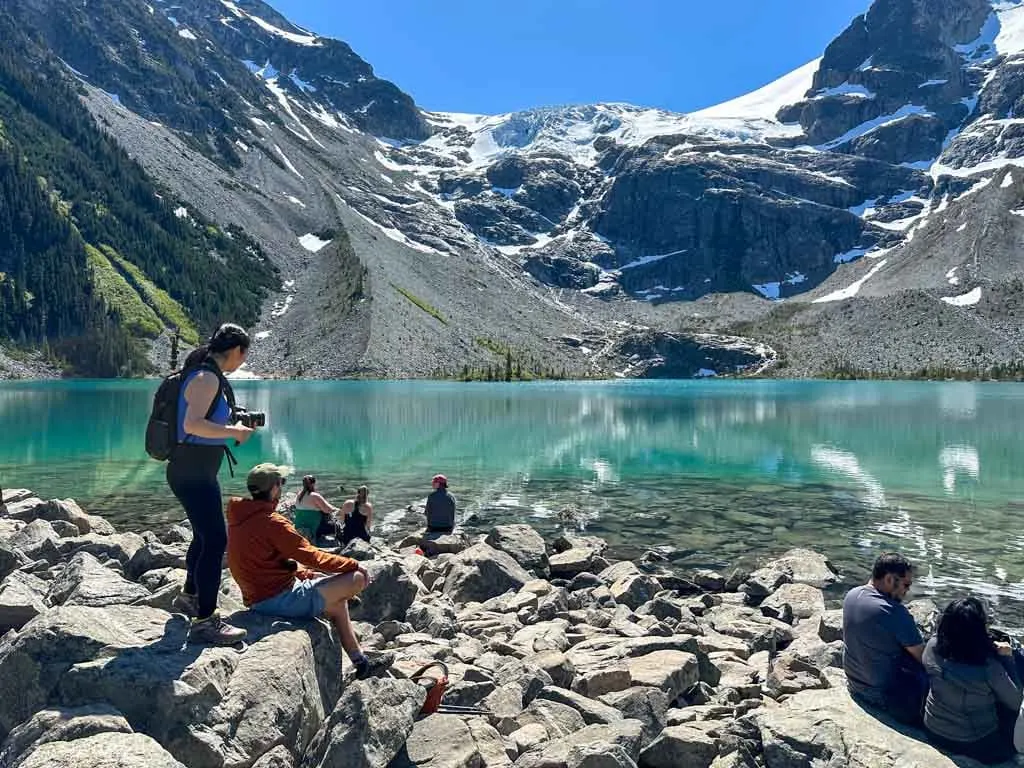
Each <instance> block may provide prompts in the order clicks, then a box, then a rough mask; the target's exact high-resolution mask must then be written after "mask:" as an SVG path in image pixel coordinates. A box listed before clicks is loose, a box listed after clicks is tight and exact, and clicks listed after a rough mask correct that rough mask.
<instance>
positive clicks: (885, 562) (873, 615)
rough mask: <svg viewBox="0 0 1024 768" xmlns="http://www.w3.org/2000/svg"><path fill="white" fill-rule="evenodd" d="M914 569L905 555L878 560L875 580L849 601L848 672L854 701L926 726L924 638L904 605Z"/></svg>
mask: <svg viewBox="0 0 1024 768" xmlns="http://www.w3.org/2000/svg"><path fill="white" fill-rule="evenodd" d="M913 583H914V568H913V565H911V563H910V561H909V560H907V559H906V558H905V557H903V556H902V555H898V554H893V553H890V554H885V555H882V556H881V557H879V558H878V560H876V561H875V566H874V568H873V569H872V572H871V581H869V582H868V583H867V584H865V585H864V586H862V587H855V588H853V589H851V590H850V592H849V593H848V594H847V595H846V599H845V600H844V601H843V641H844V643H845V644H846V649H845V652H844V654H843V669H844V670H845V671H846V681H847V686H848V687H849V689H850V693H851V694H852V695H853V697H854V698H856V699H858V700H860V701H861V702H863V703H865V704H868V705H870V706H875V707H880V708H882V709H885V710H886V711H888V712H889V713H890V714H891V715H893V717H895V718H897V719H898V720H901V721H902V722H906V723H911V724H918V723H920V722H921V707H922V705H923V703H924V697H925V695H927V692H928V676H927V674H926V673H925V671H924V668H923V667H922V666H921V657H922V654H923V653H924V639H923V638H922V637H921V633H920V631H919V630H918V628H917V625H916V624H915V623H914V619H913V617H912V616H911V615H910V611H908V610H907V608H906V606H905V605H903V598H904V597H905V596H906V594H907V592H908V591H909V589H910V586H911V585H912V584H913Z"/></svg>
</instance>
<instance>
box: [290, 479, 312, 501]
mask: <svg viewBox="0 0 1024 768" xmlns="http://www.w3.org/2000/svg"><path fill="white" fill-rule="evenodd" d="M315 490H316V477H315V476H313V475H306V476H305V477H304V478H302V490H301V491H299V495H298V497H297V498H296V499H295V503H296V504H298V503H299V502H300V501H302V500H303V499H304V498H306V495H307V494H310V493H313V491H315Z"/></svg>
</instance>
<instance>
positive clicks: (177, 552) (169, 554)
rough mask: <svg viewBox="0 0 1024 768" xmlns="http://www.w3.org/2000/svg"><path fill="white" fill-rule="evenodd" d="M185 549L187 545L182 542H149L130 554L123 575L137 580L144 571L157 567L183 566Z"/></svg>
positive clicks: (186, 549)
mask: <svg viewBox="0 0 1024 768" xmlns="http://www.w3.org/2000/svg"><path fill="white" fill-rule="evenodd" d="M187 551H188V547H187V546H186V545H184V544H159V543H156V542H149V543H147V544H145V545H144V546H142V547H140V548H139V549H138V550H136V552H135V553H134V554H133V555H132V557H131V560H130V561H129V562H128V566H127V568H126V569H125V575H126V576H127V577H128V578H129V579H131V580H132V581H138V580H139V577H141V576H142V575H143V574H144V573H146V572H147V571H153V570H156V569H157V568H185V553H186V552H187Z"/></svg>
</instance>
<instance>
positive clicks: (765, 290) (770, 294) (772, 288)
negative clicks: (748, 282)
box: [751, 283, 782, 301]
mask: <svg viewBox="0 0 1024 768" xmlns="http://www.w3.org/2000/svg"><path fill="white" fill-rule="evenodd" d="M781 286H782V283H762V284H761V285H752V286H751V288H753V289H754V290H755V291H757V292H758V293H760V294H761V295H762V296H764V297H765V298H766V299H771V300H772V301H777V300H778V298H779V290H780V288H781Z"/></svg>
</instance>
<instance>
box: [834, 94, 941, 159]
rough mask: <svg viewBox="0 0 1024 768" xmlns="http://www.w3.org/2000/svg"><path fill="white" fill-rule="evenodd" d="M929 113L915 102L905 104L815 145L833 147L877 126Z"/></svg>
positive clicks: (862, 134) (875, 128)
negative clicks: (835, 137)
mask: <svg viewBox="0 0 1024 768" xmlns="http://www.w3.org/2000/svg"><path fill="white" fill-rule="evenodd" d="M931 114H932V113H931V112H930V111H929V110H928V108H927V107H922V106H919V105H917V104H906V105H904V106H902V107H900V108H899V109H897V110H896V111H895V112H892V113H890V114H888V115H882V116H881V117H876V118H875V119H874V120H868V121H867V122H865V123H861V124H860V125H858V126H857V127H856V128H851V129H850V130H849V131H847V132H846V133H844V134H843V135H842V136H840V137H839V138H838V139H833V140H832V141H830V142H827V143H826V144H822V145H821V146H820V147H816V149H821V150H828V149H835V148H836V147H840V146H842V145H843V144H847V143H849V142H851V141H853V140H854V139H858V138H860V137H861V136H866V135H867V134H869V133H871V132H872V131H876V130H878V129H879V128H883V127H884V126H887V125H891V124H893V123H897V122H899V121H900V120H905V119H906V118H908V117H911V116H913V115H928V116H930V115H931Z"/></svg>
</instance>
